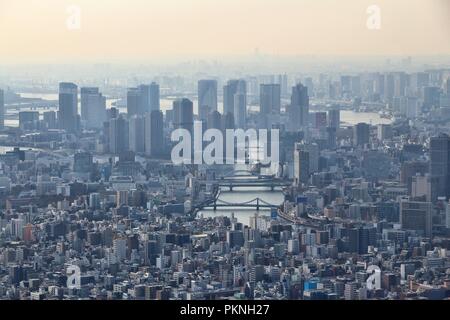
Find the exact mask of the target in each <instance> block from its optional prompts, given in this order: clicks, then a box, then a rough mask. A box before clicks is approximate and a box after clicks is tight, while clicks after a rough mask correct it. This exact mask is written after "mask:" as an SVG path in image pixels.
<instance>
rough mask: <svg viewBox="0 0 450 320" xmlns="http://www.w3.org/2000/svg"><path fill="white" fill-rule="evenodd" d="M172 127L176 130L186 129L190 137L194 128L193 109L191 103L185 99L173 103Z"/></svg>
mask: <svg viewBox="0 0 450 320" xmlns="http://www.w3.org/2000/svg"><path fill="white" fill-rule="evenodd" d="M173 112H174V127H175V128H176V129H186V130H188V131H189V132H190V133H191V135H192V134H193V126H194V109H193V104H192V101H191V100H189V99H186V98H183V99H178V100H175V101H174V102H173Z"/></svg>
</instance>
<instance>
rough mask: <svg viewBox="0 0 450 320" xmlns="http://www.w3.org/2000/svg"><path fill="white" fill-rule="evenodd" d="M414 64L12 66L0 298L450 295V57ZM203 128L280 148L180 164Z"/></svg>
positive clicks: (1, 200) (5, 97)
mask: <svg viewBox="0 0 450 320" xmlns="http://www.w3.org/2000/svg"><path fill="white" fill-rule="evenodd" d="M402 63H403V64H402V66H404V67H405V69H407V67H410V66H411V63H413V62H411V58H406V59H404V60H403V61H402ZM399 70H400V71H391V70H390V71H386V72H385V71H379V72H365V71H361V72H351V73H350V72H349V73H338V72H335V71H330V72H329V73H326V72H323V73H319V74H316V73H312V74H305V73H300V72H299V73H293V72H291V73H282V74H269V75H264V74H247V75H239V76H238V77H232V76H227V77H224V76H214V75H213V76H204V75H203V76H202V75H200V76H199V75H193V76H190V77H187V76H178V75H175V76H168V75H155V76H154V77H152V78H151V79H150V80H149V81H145V82H144V81H142V82H139V80H129V81H128V82H123V81H120V80H114V79H108V81H106V80H105V81H104V82H103V84H102V85H98V86H89V85H86V84H89V80H84V81H83V85H79V84H77V83H73V82H63V81H60V80H56V81H53V82H45V84H44V83H42V84H36V83H35V82H34V83H31V82H26V81H23V80H17V79H15V80H14V79H13V77H11V78H9V80H8V81H9V82H8V83H6V82H5V79H6V78H2V87H3V89H2V90H1V91H0V128H1V130H2V133H1V136H0V145H1V151H2V154H1V155H0V206H1V213H0V299H14V300H16V299H21V300H43V299H55V300H57V299H94V300H105V299H113V300H116V299H117V300H121V299H124V300H130V299H137V300H205V299H206V300H217V299H231V300H246V299H248V300H253V299H255V300H265V299H271V300H284V299H288V300H366V299H448V298H449V297H450V259H449V257H450V253H449V249H450V203H449V198H450V136H449V134H450V126H449V123H450V69H448V68H431V69H423V70H415V71H412V72H409V71H401V67H399ZM130 83H132V85H130ZM195 125H201V128H202V129H201V130H203V131H205V130H206V129H217V130H218V131H219V132H225V131H226V130H227V129H243V130H244V131H245V130H250V129H257V130H259V129H277V130H278V131H277V132H279V143H276V144H277V145H275V148H277V149H278V151H279V159H278V161H276V162H275V161H272V162H271V163H270V164H264V163H262V162H260V161H258V160H256V161H255V160H254V158H253V156H252V150H250V149H251V148H249V146H248V143H247V144H244V145H243V146H242V145H241V146H240V145H236V146H233V149H232V150H233V152H234V151H235V152H238V151H239V149H241V148H243V149H245V150H246V153H245V161H244V162H241V163H236V164H218V163H217V164H213V165H208V164H191V163H190V164H187V163H186V164H175V163H174V162H173V161H172V159H171V152H172V150H173V148H174V146H175V145H176V144H177V141H178V140H176V141H175V140H174V139H173V137H171V133H172V132H173V130H175V129H177V128H183V129H185V130H187V131H189V132H190V133H193V130H194V129H193V128H194V126H195ZM201 132H202V131H201ZM245 132H247V133H248V132H249V131H245ZM248 138H249V139H250V140H251V137H248ZM226 140H227V141H226V143H229V142H230V141H229V140H228V139H226ZM271 144H272V146H271V147H272V148H273V147H274V145H273V144H274V143H273V142H272V143H271ZM205 145H206V144H205ZM205 145H203V147H205ZM197 147H199V146H198V145H197ZM197 147H195V146H194V149H195V148H197ZM265 147H268V145H267V144H266V145H265ZM200 148H202V145H200ZM272 150H273V149H272ZM197 151H199V150H196V149H195V150H193V153H194V154H195V153H196V152H197ZM266 151H267V150H266ZM215 155H216V156H217V155H220V157H221V160H222V158H223V157H226V156H229V154H227V155H225V153H224V152H223V153H222V150H220V152H219V150H215ZM191 156H192V157H194V155H191Z"/></svg>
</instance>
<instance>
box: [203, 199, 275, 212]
mask: <svg viewBox="0 0 450 320" xmlns="http://www.w3.org/2000/svg"><path fill="white" fill-rule="evenodd" d="M279 206H280V205H276V204H272V203H269V202H267V201H264V200H262V199H260V198H255V199H252V200H249V201H245V202H240V203H233V202H228V201H224V200H220V199H216V200H214V201H211V202H209V203H205V204H204V206H203V209H204V208H213V209H214V210H217V208H226V207H230V208H256V210H258V211H259V210H260V209H264V208H268V209H273V208H278V207H279Z"/></svg>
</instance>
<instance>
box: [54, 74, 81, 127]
mask: <svg viewBox="0 0 450 320" xmlns="http://www.w3.org/2000/svg"><path fill="white" fill-rule="evenodd" d="M58 123H59V127H60V128H61V129H65V130H66V131H68V132H76V131H78V87H77V86H76V85H75V84H74V83H70V82H61V83H60V84H59V110H58Z"/></svg>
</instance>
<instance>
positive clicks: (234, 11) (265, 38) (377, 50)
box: [0, 0, 450, 63]
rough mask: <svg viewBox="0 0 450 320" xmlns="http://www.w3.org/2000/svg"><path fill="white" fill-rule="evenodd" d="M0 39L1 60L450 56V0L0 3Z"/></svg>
mask: <svg viewBox="0 0 450 320" xmlns="http://www.w3.org/2000/svg"><path fill="white" fill-rule="evenodd" d="M373 4H376V5H378V6H379V7H380V9H381V29H380V30H369V29H368V28H367V27H366V21H367V18H368V16H369V15H368V14H367V13H366V10H367V8H368V6H369V5H373ZM70 5H78V6H79V7H80V9H81V28H80V29H79V30H69V29H68V28H67V26H66V20H67V19H68V18H69V14H68V13H67V12H66V9H67V7H68V6H70ZM0 41H1V43H2V44H1V46H0V63H28V62H46V63H47V62H52V61H61V62H67V61H74V60H85V61H112V60H116V59H121V60H141V61H142V60H148V61H152V60H155V59H159V58H164V57H188V56H189V57H193V56H199V57H200V56H202V57H204V56H211V57H214V56H219V55H220V56H226V55H247V54H253V53H254V52H255V49H256V48H258V49H259V51H260V52H261V53H267V54H280V55H297V54H299V55H302V54H317V55H353V54H357V55H368V54H375V55H391V54H392V55H394V54H395V55H422V54H450V0H369V1H367V0H69V1H67V0H0Z"/></svg>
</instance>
